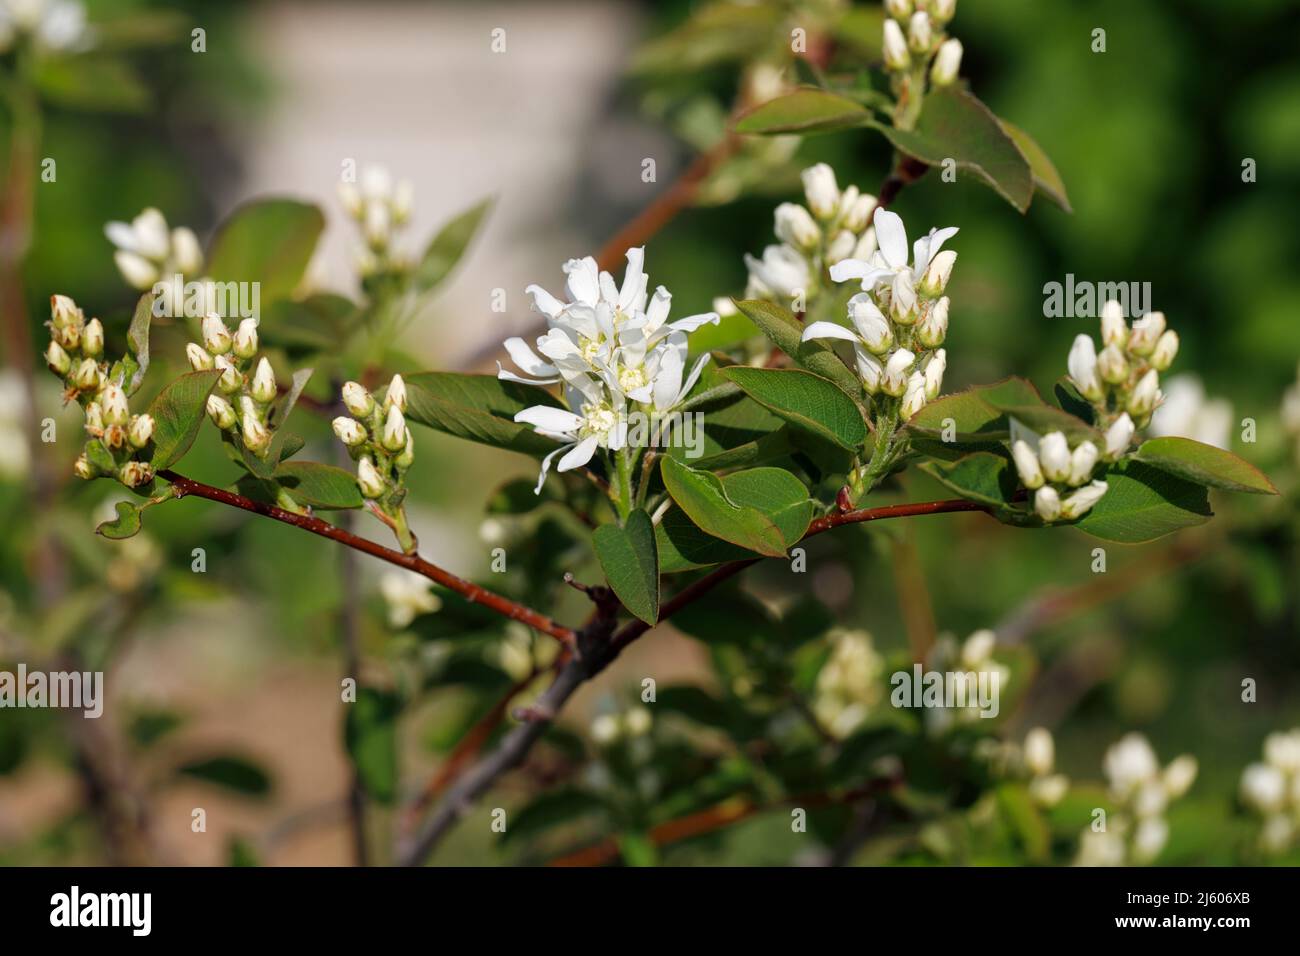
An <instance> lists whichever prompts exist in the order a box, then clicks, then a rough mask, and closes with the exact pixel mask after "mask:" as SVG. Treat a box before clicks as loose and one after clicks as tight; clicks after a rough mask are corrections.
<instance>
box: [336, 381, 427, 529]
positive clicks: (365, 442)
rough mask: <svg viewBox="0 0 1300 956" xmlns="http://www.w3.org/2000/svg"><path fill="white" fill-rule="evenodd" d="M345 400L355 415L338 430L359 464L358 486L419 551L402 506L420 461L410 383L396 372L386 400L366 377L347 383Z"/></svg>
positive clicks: (338, 422)
mask: <svg viewBox="0 0 1300 956" xmlns="http://www.w3.org/2000/svg"><path fill="white" fill-rule="evenodd" d="M343 404H344V405H345V406H346V407H347V410H348V411H349V412H351V413H352V416H353V417H348V416H347V415H340V416H339V417H338V418H336V419H334V434H335V435H337V436H338V438H339V441H341V442H343V444H345V445H347V446H348V453H349V454H350V455H351V456H352V460H353V461H355V462H356V463H357V487H358V488H360V489H361V495H362V497H364V498H365V499H366V500H367V501H369V502H370V503H371V506H372V510H374V511H375V513H376V514H377V515H379V516H380V517H381V519H382V520H384V521H385V523H387V524H388V525H389V526H390V527H391V528H392V529H393V531H394V532H395V533H396V534H397V537H398V540H399V541H401V543H402V547H403V549H405V550H406V551H413V550H414V548H415V543H414V542H415V539H414V538H413V537H412V536H411V534H410V531H409V530H408V529H407V526H406V514H405V511H404V510H403V508H402V502H403V500H404V499H405V498H406V472H407V469H409V468H410V467H411V463H412V462H413V461H415V441H414V440H413V439H412V438H411V429H410V428H408V427H407V424H406V418H405V413H406V383H405V382H404V381H402V376H400V375H394V376H393V378H392V381H390V382H389V383H388V388H387V389H386V390H385V391H384V397H383V399H382V400H380V399H377V398H375V396H374V395H372V394H371V393H370V392H369V391H368V390H367V389H366V387H365V386H364V385H362V384H361V383H360V382H346V383H344V385H343Z"/></svg>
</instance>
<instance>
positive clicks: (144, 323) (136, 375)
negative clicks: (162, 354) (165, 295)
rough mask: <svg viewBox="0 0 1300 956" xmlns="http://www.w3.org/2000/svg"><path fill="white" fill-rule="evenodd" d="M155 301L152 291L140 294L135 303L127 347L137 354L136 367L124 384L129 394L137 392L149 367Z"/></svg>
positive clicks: (127, 331) (127, 335)
mask: <svg viewBox="0 0 1300 956" xmlns="http://www.w3.org/2000/svg"><path fill="white" fill-rule="evenodd" d="M153 303H154V294H153V293H152V292H146V293H145V294H144V295H142V296H140V299H139V301H138V302H136V304H135V314H134V315H132V316H131V325H130V326H129V327H128V328H127V330H126V341H127V347H128V349H129V350H130V352H131V354H132V355H133V356H135V369H134V370H133V371H132V373H131V377H130V379H129V380H127V381H126V382H124V383H123V385H122V387H123V389H124V390H125V391H126V394H127V395H134V394H135V392H136V390H137V389H138V388H139V387H140V383H141V382H143V381H144V373H145V372H146V371H148V369H149V323H150V322H151V321H152V320H153Z"/></svg>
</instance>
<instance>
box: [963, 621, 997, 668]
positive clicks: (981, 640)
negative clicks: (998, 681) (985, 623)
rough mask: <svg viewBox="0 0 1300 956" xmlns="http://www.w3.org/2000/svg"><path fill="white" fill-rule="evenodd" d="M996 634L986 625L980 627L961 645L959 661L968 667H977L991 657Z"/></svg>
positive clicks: (995, 642) (995, 644)
mask: <svg viewBox="0 0 1300 956" xmlns="http://www.w3.org/2000/svg"><path fill="white" fill-rule="evenodd" d="M997 643H998V636H997V634H996V633H995V632H993V631H991V630H989V629H988V628H987V627H985V628H981V629H980V630H978V631H976V632H975V633H974V634H972V635H971V636H970V637H968V638H966V642H965V643H964V644H962V646H961V662H962V663H963V664H965V665H967V666H968V667H979V666H980V665H981V664H985V663H987V662H988V661H989V660H990V659H991V658H992V657H993V648H994V647H996V646H997Z"/></svg>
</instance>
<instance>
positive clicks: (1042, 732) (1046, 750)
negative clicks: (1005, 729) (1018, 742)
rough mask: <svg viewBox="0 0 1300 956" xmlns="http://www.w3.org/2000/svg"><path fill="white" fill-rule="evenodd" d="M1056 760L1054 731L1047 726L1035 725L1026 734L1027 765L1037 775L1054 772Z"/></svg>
mask: <svg viewBox="0 0 1300 956" xmlns="http://www.w3.org/2000/svg"><path fill="white" fill-rule="evenodd" d="M1055 761H1056V746H1055V744H1054V743H1053V741H1052V733H1051V731H1049V730H1047V729H1046V728H1045V727H1035V728H1034V729H1033V730H1031V731H1029V733H1028V734H1026V735H1025V766H1026V767H1028V768H1029V772H1030V773H1031V774H1033V775H1034V776H1036V777H1041V776H1045V775H1047V774H1049V773H1051V772H1052V766H1053V764H1054V763H1055Z"/></svg>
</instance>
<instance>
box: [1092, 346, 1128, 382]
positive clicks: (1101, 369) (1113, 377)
mask: <svg viewBox="0 0 1300 956" xmlns="http://www.w3.org/2000/svg"><path fill="white" fill-rule="evenodd" d="M1097 372H1098V374H1099V375H1101V378H1102V381H1104V382H1108V383H1110V384H1111V385H1118V384H1120V383H1121V382H1124V381H1127V380H1128V372H1129V368H1128V359H1126V358H1125V357H1124V353H1123V352H1121V351H1120V349H1119V346H1118V345H1108V346H1106V347H1105V348H1104V349H1102V350H1101V354H1100V355H1098V356H1097Z"/></svg>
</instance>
